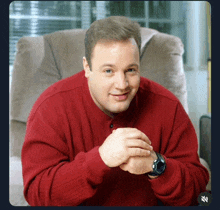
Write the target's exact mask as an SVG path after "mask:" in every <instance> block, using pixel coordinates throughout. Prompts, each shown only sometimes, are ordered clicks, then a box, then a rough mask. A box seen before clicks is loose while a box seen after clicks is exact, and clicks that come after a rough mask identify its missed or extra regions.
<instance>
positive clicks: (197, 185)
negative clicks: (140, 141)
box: [150, 104, 209, 206]
mask: <svg viewBox="0 0 220 210" xmlns="http://www.w3.org/2000/svg"><path fill="white" fill-rule="evenodd" d="M173 122H174V123H173V126H172V127H173V129H172V131H170V132H169V128H168V127H165V129H164V133H166V132H167V133H166V134H164V135H163V139H162V147H161V151H159V152H160V153H161V154H162V155H163V156H164V158H165V160H166V164H167V167H166V170H165V172H164V173H163V174H162V175H160V176H159V177H158V178H156V179H151V180H150V183H151V187H152V189H153V190H154V193H155V195H156V196H157V198H158V199H159V200H161V201H162V203H163V204H164V205H168V206H189V205H197V203H198V202H197V199H198V196H199V194H200V193H201V192H204V191H205V190H206V185H207V183H208V179H209V175H208V172H207V170H206V168H204V167H203V166H202V165H201V163H200V161H199V157H198V153H197V152H198V143H197V137H196V133H195V130H194V127H193V125H192V123H191V121H190V119H189V117H188V115H187V114H186V113H185V111H184V109H183V107H182V106H181V104H179V105H178V106H177V109H176V113H175V116H174V120H173ZM167 125H170V123H167Z"/></svg>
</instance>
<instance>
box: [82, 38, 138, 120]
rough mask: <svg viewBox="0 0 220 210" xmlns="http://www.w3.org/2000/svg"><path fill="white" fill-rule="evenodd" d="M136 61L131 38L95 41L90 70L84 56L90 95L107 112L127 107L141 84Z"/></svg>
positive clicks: (118, 111) (119, 110) (136, 48)
mask: <svg viewBox="0 0 220 210" xmlns="http://www.w3.org/2000/svg"><path fill="white" fill-rule="evenodd" d="M139 63H140V61H139V51H138V47H137V44H136V42H135V41H134V39H128V40H126V41H110V42H98V43H97V44H96V45H95V47H94V50H93V53H92V57H91V64H92V71H90V68H89V65H88V63H87V61H86V58H83V66H84V70H85V76H86V77H87V79H88V86H89V91H90V94H91V96H92V99H93V100H94V102H95V104H96V105H97V106H98V107H99V108H100V109H101V110H102V111H103V112H104V113H106V114H107V115H109V116H112V114H113V113H120V112H123V111H126V110H127V109H128V107H129V105H130V103H131V101H132V99H133V98H134V96H135V94H136V93H137V91H138V88H139V84H140V70H139V66H140V64H139Z"/></svg>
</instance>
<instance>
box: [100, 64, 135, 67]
mask: <svg viewBox="0 0 220 210" xmlns="http://www.w3.org/2000/svg"><path fill="white" fill-rule="evenodd" d="M105 66H110V67H115V65H114V64H110V63H105V64H103V65H101V68H103V67H105ZM132 66H136V67H138V68H139V65H138V64H137V63H131V64H129V65H128V66H127V67H126V68H129V67H132Z"/></svg>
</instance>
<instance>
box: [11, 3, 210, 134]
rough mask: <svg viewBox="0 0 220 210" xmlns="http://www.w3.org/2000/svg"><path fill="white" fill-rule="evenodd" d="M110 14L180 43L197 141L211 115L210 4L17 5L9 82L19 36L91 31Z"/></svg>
mask: <svg viewBox="0 0 220 210" xmlns="http://www.w3.org/2000/svg"><path fill="white" fill-rule="evenodd" d="M112 15H123V16H127V17H130V18H131V19H132V20H135V21H137V22H138V23H139V24H140V25H141V26H142V27H149V28H153V29H156V30H159V31H160V32H164V33H167V34H171V35H175V36H178V37H179V38H180V39H181V40H182V42H183V44H184V49H185V53H184V57H183V59H184V69H185V74H186V80H187V93H188V105H189V116H190V118H191V120H192V122H193V124H194V127H195V129H196V133H197V136H199V118H200V117H201V116H202V115H204V114H211V6H210V4H209V3H208V2H206V1H14V2H12V3H11V4H10V6H9V54H10V55H9V70H10V71H9V81H10V83H11V75H12V71H13V62H14V59H15V54H16V43H17V41H18V40H19V39H20V38H21V37H23V36H32V37H33V36H41V35H44V34H48V33H52V32H55V31H58V30H65V29H73V28H83V29H87V28H89V26H90V24H91V23H92V22H93V21H95V20H98V19H102V18H105V17H108V16H112ZM9 91H10V89H9Z"/></svg>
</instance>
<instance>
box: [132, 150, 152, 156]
mask: <svg viewBox="0 0 220 210" xmlns="http://www.w3.org/2000/svg"><path fill="white" fill-rule="evenodd" d="M150 154H151V152H150V151H149V150H146V149H141V148H128V155H129V156H130V157H137V156H138V157H148V156H150Z"/></svg>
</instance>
